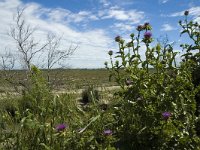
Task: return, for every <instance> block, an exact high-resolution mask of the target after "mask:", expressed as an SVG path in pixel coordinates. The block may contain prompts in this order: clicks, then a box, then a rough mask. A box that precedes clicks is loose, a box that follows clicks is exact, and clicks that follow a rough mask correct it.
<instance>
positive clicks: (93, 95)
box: [81, 86, 100, 104]
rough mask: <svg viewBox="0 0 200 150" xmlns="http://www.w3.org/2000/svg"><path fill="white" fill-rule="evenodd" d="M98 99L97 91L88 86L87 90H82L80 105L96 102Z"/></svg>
mask: <svg viewBox="0 0 200 150" xmlns="http://www.w3.org/2000/svg"><path fill="white" fill-rule="evenodd" d="M99 99H100V95H99V92H98V90H96V89H95V88H94V86H89V87H88V88H87V89H85V90H83V92H82V98H81V103H83V104H88V103H91V102H93V101H98V100H99Z"/></svg>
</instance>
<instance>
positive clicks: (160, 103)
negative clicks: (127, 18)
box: [106, 13, 200, 149]
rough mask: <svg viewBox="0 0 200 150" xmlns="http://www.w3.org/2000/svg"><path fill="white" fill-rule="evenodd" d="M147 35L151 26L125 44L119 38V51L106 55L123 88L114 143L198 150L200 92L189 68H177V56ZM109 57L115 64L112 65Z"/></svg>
mask: <svg viewBox="0 0 200 150" xmlns="http://www.w3.org/2000/svg"><path fill="white" fill-rule="evenodd" d="M186 14H187V13H186ZM189 26H190V25H187V26H186V27H185V28H186V30H188V31H189V30H190V29H189ZM151 29H152V27H151V25H150V24H149V23H145V24H144V25H139V26H138V27H137V29H136V30H137V31H138V33H137V34H133V33H132V34H131V35H130V39H131V40H130V42H127V43H126V42H125V41H124V40H123V39H122V37H120V36H117V37H116V38H115V41H116V42H117V44H118V45H119V51H118V52H117V53H116V55H110V60H111V62H110V64H111V68H109V65H108V63H107V65H106V68H107V69H108V70H110V74H111V77H113V78H114V79H115V81H116V82H117V83H118V84H119V85H120V87H121V91H120V92H119V93H118V94H119V97H120V98H121V101H120V103H119V105H118V109H117V110H116V114H117V115H116V122H117V123H116V124H117V126H118V132H117V133H118V136H120V137H121V138H120V139H119V141H118V143H119V145H121V148H124V149H172V148H175V149H183V148H186V149H198V148H200V147H199V145H198V144H199V138H198V137H197V135H196V130H195V123H196V116H195V111H196V101H195V95H196V93H197V92H198V90H199V89H198V88H196V87H195V86H194V84H193V83H192V70H191V67H192V65H191V63H181V64H180V65H177V62H176V55H177V54H178V52H175V51H174V49H173V46H172V45H170V44H169V45H168V46H167V47H165V49H162V45H161V44H160V43H157V44H154V43H152V42H153V33H152V31H151ZM192 30H193V29H192ZM185 32H186V31H185ZM194 37H196V36H194V35H193V34H192V35H191V38H193V39H194ZM196 46H198V44H196ZM143 47H145V48H143ZM143 54H144V56H143ZM113 57H115V58H116V59H118V60H117V61H116V62H115V63H114V61H113ZM119 60H120V61H119ZM119 62H121V63H119ZM187 62H188V60H187Z"/></svg>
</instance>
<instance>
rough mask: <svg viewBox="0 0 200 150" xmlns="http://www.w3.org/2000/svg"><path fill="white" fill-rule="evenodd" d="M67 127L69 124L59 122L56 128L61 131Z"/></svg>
mask: <svg viewBox="0 0 200 150" xmlns="http://www.w3.org/2000/svg"><path fill="white" fill-rule="evenodd" d="M66 127H67V126H66V125H65V124H58V125H57V126H56V130H57V131H58V132H60V131H63V130H65V129H66Z"/></svg>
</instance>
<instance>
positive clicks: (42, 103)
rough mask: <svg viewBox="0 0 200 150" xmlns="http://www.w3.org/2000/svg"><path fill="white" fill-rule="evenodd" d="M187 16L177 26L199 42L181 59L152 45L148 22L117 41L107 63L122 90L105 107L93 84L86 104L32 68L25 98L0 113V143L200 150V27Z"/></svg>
mask: <svg viewBox="0 0 200 150" xmlns="http://www.w3.org/2000/svg"><path fill="white" fill-rule="evenodd" d="M188 14H189V12H185V20H184V22H180V25H181V27H182V28H183V32H182V34H188V35H189V37H190V38H191V39H192V40H193V41H194V43H193V44H192V45H190V44H183V45H182V47H183V49H184V50H186V51H185V54H184V55H183V56H182V58H183V59H184V60H183V61H182V62H180V63H177V62H176V56H177V54H178V53H177V52H175V51H174V50H173V46H172V45H170V44H169V45H168V46H165V47H163V46H162V44H161V43H156V44H153V43H152V41H153V38H152V33H151V25H150V24H149V23H145V24H144V25H139V26H138V27H137V30H138V33H137V34H133V33H132V34H131V35H130V38H131V41H130V42H128V43H125V41H124V40H123V39H122V38H121V37H120V36H117V37H116V38H115V41H116V42H117V43H118V45H119V52H117V54H116V55H115V54H114V53H113V51H109V52H108V54H109V55H110V60H111V62H110V63H107V62H106V63H105V65H106V68H107V69H108V70H109V72H110V78H113V79H114V80H115V81H116V83H117V84H118V85H119V86H120V90H118V91H117V92H115V93H112V99H111V100H109V102H108V103H104V105H102V103H101V101H100V99H101V96H99V93H98V92H97V91H96V90H95V89H94V88H93V87H91V88H88V89H87V90H86V91H84V92H85V93H84V92H83V99H82V100H83V101H85V102H86V103H85V105H81V103H80V101H79V100H77V97H76V95H75V94H61V95H56V94H53V93H52V90H51V87H50V86H49V84H48V82H47V81H46V80H45V78H44V76H43V75H42V72H41V71H40V70H38V68H36V67H35V66H32V67H31V70H30V74H29V84H28V87H27V88H24V89H23V93H22V96H21V97H19V100H17V102H16V104H15V105H12V106H11V107H9V106H6V105H5V107H4V108H2V110H1V112H0V113H1V115H0V134H1V137H0V148H1V149H47V150H53V149H75V150H76V149H77V150H81V149H83V150H87V149H88V150H91V149H106V150H115V149H120V150H127V149H142V150H146V149H147V150H149V149H156V150H166V149H181V150H182V149H187V150H198V149H200V137H199V136H200V135H199V133H198V132H199V129H198V126H199V123H198V120H199V113H198V112H199V90H200V86H199V82H198V80H197V78H198V75H199V74H198V68H199V56H200V55H199V52H200V47H199V45H200V25H199V24H197V23H193V22H192V21H190V22H188V20H187V16H188ZM142 45H143V46H145V48H146V51H145V56H144V57H143V56H142V55H141V52H140V51H141V50H142V49H141V46H142ZM192 50H198V51H197V52H191V51H192ZM113 57H115V58H118V59H117V61H115V62H114V59H113ZM152 69H153V70H154V71H153V72H152ZM84 97H85V98H84ZM104 98H105V97H104Z"/></svg>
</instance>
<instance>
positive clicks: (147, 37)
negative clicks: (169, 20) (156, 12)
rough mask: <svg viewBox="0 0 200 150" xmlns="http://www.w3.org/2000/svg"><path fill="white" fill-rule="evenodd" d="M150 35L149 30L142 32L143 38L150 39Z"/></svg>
mask: <svg viewBox="0 0 200 150" xmlns="http://www.w3.org/2000/svg"><path fill="white" fill-rule="evenodd" d="M151 36H152V33H151V32H145V33H144V38H145V39H150V38H151Z"/></svg>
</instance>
